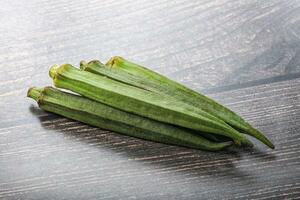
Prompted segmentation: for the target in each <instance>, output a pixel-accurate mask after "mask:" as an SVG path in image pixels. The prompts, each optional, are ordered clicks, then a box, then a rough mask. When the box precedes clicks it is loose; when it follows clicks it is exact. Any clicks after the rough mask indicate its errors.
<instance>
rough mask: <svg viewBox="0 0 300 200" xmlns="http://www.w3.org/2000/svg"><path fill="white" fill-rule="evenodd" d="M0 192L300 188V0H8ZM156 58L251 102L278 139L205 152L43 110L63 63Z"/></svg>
mask: <svg viewBox="0 0 300 200" xmlns="http://www.w3.org/2000/svg"><path fill="white" fill-rule="evenodd" d="M0 16H1V17H0V24H1V28H0V44H1V46H0V62H1V66H0V199H180V200H181V199H254V198H255V199H273V198H278V199H284V198H286V199H296V198H299V197H300V144H299V142H300V140H299V139H300V137H299V134H300V133H299V132H300V99H299V98H300V2H299V1H296V0H285V1H281V0H269V1H261V0H253V1H247V0H238V1H233V0H225V1H219V0H215V1H210V0H201V1H189V0H182V1H165V0H164V1H153V0H152V1H146V0H140V1H133V0H129V1H126V0H121V1H113V0H110V1H108V0H107V1H96V0H89V1H79V0H73V1H68V0H61V1H49V0H31V1H19V0H2V1H1V2H0ZM114 55H121V56H123V57H125V58H128V59H130V60H133V61H135V62H137V63H141V64H143V65H145V66H149V67H150V68H151V69H153V70H155V71H158V72H160V73H162V74H165V75H167V76H168V77H171V78H173V79H175V80H177V81H180V82H182V83H183V84H185V85H187V86H189V87H191V88H193V89H195V90H197V91H201V92H203V93H205V94H207V95H208V96H210V97H212V98H215V99H216V100H218V101H219V102H221V103H223V104H225V105H227V106H228V107H230V108H231V109H233V110H234V111H236V112H238V113H239V114H241V115H242V116H243V117H245V119H247V120H248V121H249V122H250V123H252V124H253V125H254V126H255V127H257V128H258V129H260V130H261V131H263V132H264V133H265V134H266V135H267V136H269V137H270V138H271V139H272V140H273V141H274V143H275V145H276V149H275V150H270V149H268V148H267V147H265V146H264V145H262V144H261V143H259V142H257V141H255V148H253V149H252V150H241V151H238V150H237V149H230V150H227V151H223V152H220V153H211V152H204V151H199V150H193V149H187V148H182V147H176V146H168V145H164V144H158V143H153V142H148V141H143V140H139V139H135V138H130V137H127V136H123V135H119V134H116V133H112V132H109V131H105V130H101V129H98V128H94V127H91V126H88V125H84V124H81V123H79V122H75V121H72V120H69V119H66V118H63V117H60V116H57V115H54V114H50V113H46V112H44V111H41V110H40V109H39V108H38V107H37V105H36V103H35V102H34V101H32V100H31V99H28V98H26V92H27V89H28V88H29V87H31V86H46V85H50V84H51V80H50V78H49V77H48V70H49V67H50V66H51V65H53V64H56V63H58V64H62V63H71V64H74V65H77V66H78V64H79V62H80V60H83V59H84V60H91V59H100V60H103V61H106V60H108V59H109V58H110V57H112V56H114Z"/></svg>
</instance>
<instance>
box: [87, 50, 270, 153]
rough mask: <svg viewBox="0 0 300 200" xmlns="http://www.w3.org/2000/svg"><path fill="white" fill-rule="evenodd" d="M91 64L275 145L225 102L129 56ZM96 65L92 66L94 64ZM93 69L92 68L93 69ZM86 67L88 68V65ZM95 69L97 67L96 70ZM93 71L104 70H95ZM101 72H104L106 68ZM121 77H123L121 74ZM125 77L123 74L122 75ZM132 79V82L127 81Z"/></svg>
mask: <svg viewBox="0 0 300 200" xmlns="http://www.w3.org/2000/svg"><path fill="white" fill-rule="evenodd" d="M91 64H96V65H97V64H98V65H99V66H100V67H103V66H104V67H106V68H111V69H116V71H117V70H118V71H122V72H125V73H127V74H128V73H129V74H131V75H134V76H135V77H136V78H135V79H134V78H133V79H128V80H125V82H127V83H129V84H130V85H138V87H144V88H145V89H148V90H152V91H154V90H155V91H156V92H160V93H165V94H169V95H171V96H175V97H176V98H178V99H180V100H182V101H184V102H186V103H188V104H190V105H193V106H196V107H199V108H201V109H203V110H205V111H207V112H208V113H210V114H212V115H214V116H216V117H218V118H220V119H222V120H223V121H225V122H226V123H228V124H229V125H231V126H232V127H235V128H237V129H238V130H240V131H242V132H244V133H246V134H248V135H251V136H253V137H255V138H257V139H258V140H260V141H261V142H263V143H264V144H266V145H267V146H269V147H270V148H274V145H273V144H272V142H271V141H270V140H269V139H268V138H267V137H266V136H265V135H264V134H262V133H261V132H260V131H258V130H257V129H255V128H254V127H252V126H251V125H250V124H249V123H248V122H246V121H245V120H244V119H243V118H242V117H240V116H239V115H237V114H236V113H234V112H233V111H231V110H230V109H228V108H226V107H225V106H223V105H221V104H219V103H218V102H216V101H214V100H212V99H211V98H209V97H207V96H205V95H203V94H200V93H198V92H195V91H193V90H191V89H189V88H187V87H185V86H184V85H181V84H180V83H177V82H175V81H173V80H171V79H169V78H167V77H165V76H163V75H160V74H158V73H156V72H154V71H152V70H150V69H147V68H145V67H143V66H140V65H138V64H135V63H132V62H130V61H128V60H125V59H123V58H121V57H119V56H116V57H113V58H112V59H110V61H109V62H108V63H107V64H106V65H103V64H101V63H99V62H98V63H97V62H95V61H94V62H92V63H91ZM94 69H95V68H94ZM94 69H92V70H91V71H92V72H94V73H95V71H94ZM87 70H89V69H87ZM96 71H97V70H96ZM96 73H100V74H101V73H103V71H102V72H99V71H97V72H96ZM104 73H106V74H107V71H105V72H104ZM107 75H108V76H111V77H112V78H116V79H119V78H120V76H118V75H113V74H112V73H110V72H109V74H107ZM121 79H122V78H121ZM123 79H124V77H123ZM130 81H131V82H130Z"/></svg>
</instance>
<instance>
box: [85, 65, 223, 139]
mask: <svg viewBox="0 0 300 200" xmlns="http://www.w3.org/2000/svg"><path fill="white" fill-rule="evenodd" d="M80 69H82V70H85V71H88V72H91V73H94V74H99V75H102V76H107V77H109V78H112V79H114V80H116V81H119V82H122V83H125V84H128V85H131V86H134V87H137V88H142V89H145V90H151V91H153V92H157V91H158V93H160V94H162V95H164V91H163V90H164V88H159V86H157V84H155V83H153V82H151V81H148V82H147V81H145V79H141V78H140V77H137V76H133V75H132V74H129V73H127V72H125V71H121V70H118V69H114V68H109V67H106V66H105V65H104V64H102V63H101V62H100V61H98V60H93V61H90V62H89V63H86V62H84V61H81V62H80ZM157 87H158V88H157ZM202 136H203V137H205V138H207V139H210V140H213V141H218V142H220V141H223V140H224V141H228V138H225V137H224V136H219V135H213V134H205V133H203V134H202Z"/></svg>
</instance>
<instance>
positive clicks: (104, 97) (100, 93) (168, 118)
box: [50, 64, 252, 146]
mask: <svg viewBox="0 0 300 200" xmlns="http://www.w3.org/2000/svg"><path fill="white" fill-rule="evenodd" d="M50 76H51V77H52V78H53V81H54V85H55V86H57V87H60V88H64V89H69V90H71V91H73V92H76V93H79V94H81V95H83V96H85V97H88V98H90V99H93V100H95V101H98V102H101V103H104V104H106V105H109V106H112V107H115V108H117V109H120V110H123V111H127V112H131V113H134V114H137V115H140V116H143V117H147V118H151V119H154V120H158V121H161V122H165V123H170V124H174V125H178V126H181V127H184V128H189V129H193V130H197V131H202V132H209V133H214V134H219V135H223V136H226V137H230V138H232V139H233V141H234V142H235V144H237V145H241V144H242V145H245V146H252V143H251V142H250V141H249V140H248V139H247V138H246V137H245V136H244V135H242V134H241V133H239V132H238V131H236V130H234V129H233V128H232V127H230V126H229V125H227V124H226V123H225V122H222V121H221V120H219V119H218V118H215V117H214V116H212V115H210V114H209V113H206V112H205V111H202V110H197V112H194V111H193V110H194V109H195V108H194V107H190V106H188V105H186V104H183V103H181V102H178V101H174V99H171V100H170V99H169V98H167V97H165V96H163V95H158V94H156V93H153V92H151V91H147V90H143V89H139V88H136V87H133V86H130V85H126V84H123V83H120V82H118V81H115V80H113V79H110V78H108V77H105V76H98V75H95V74H92V73H90V72H85V71H81V70H78V69H76V68H74V67H73V66H71V65H69V64H66V65H62V66H60V67H59V66H53V67H52V68H51V69H50ZM200 113H201V114H200Z"/></svg>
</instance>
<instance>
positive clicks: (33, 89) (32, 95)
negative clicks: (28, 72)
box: [27, 87, 43, 101]
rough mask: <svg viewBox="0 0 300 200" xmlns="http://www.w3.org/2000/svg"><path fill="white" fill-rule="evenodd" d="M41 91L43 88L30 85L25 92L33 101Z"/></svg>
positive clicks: (36, 99)
mask: <svg viewBox="0 0 300 200" xmlns="http://www.w3.org/2000/svg"><path fill="white" fill-rule="evenodd" d="M42 91H43V88H37V87H31V88H29V90H28V92H27V97H30V98H32V99H34V100H35V101H38V99H39V97H40V96H41V93H42Z"/></svg>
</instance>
